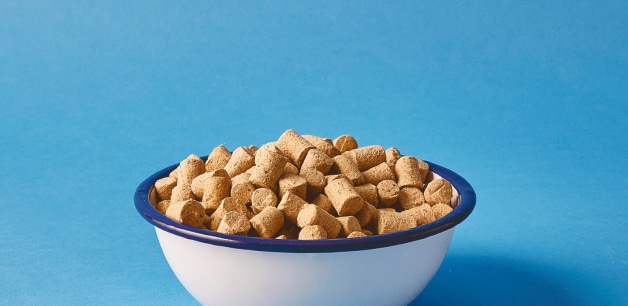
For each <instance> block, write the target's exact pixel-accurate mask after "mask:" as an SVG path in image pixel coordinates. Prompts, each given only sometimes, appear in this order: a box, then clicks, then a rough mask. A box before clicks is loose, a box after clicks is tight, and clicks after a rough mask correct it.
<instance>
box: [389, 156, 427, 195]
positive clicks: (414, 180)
mask: <svg viewBox="0 0 628 306" xmlns="http://www.w3.org/2000/svg"><path fill="white" fill-rule="evenodd" d="M395 175H396V176H397V185H399V188H403V187H418V188H423V179H422V178H421V173H420V172H419V161H418V160H417V159H416V158H415V157H413V156H402V157H401V158H399V160H397V163H396V164H395Z"/></svg>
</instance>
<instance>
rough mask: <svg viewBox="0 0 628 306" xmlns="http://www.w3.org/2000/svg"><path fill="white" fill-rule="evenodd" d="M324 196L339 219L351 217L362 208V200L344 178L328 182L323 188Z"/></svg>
mask: <svg viewBox="0 0 628 306" xmlns="http://www.w3.org/2000/svg"><path fill="white" fill-rule="evenodd" d="M325 195H327V197H328V198H329V200H330V201H331V204H332V205H334V208H335V209H336V212H337V213H338V215H339V216H341V217H342V216H352V215H354V214H355V213H357V212H358V211H360V209H362V206H364V199H362V197H361V196H360V194H359V193H358V192H357V191H356V190H355V188H353V185H351V182H350V181H349V180H348V179H347V178H345V177H341V178H338V179H335V180H332V181H330V182H328V183H327V186H325Z"/></svg>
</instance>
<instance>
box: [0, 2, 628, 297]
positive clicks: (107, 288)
mask: <svg viewBox="0 0 628 306" xmlns="http://www.w3.org/2000/svg"><path fill="white" fill-rule="evenodd" d="M627 116H628V3H627V2H625V1H552V2H545V1H437V2H434V3H426V2H423V1H399V2H385V1H381V2H380V1H363V2H347V1H317V2H307V1H290V2H272V1H268V2H253V1H233V2H228V3H223V2H214V1H179V2H171V1H131V2H130V3H129V1H98V2H97V3H86V2H84V1H2V2H0V174H1V175H0V229H1V230H0V304H3V305H15V304H97V305H102V304H112V305H118V304H129V305H155V304H183V305H185V304H187V305H194V304H195V303H196V302H195V301H194V300H193V299H192V297H190V296H189V295H188V294H187V292H186V291H185V289H184V288H183V287H182V286H181V285H180V284H179V283H178V281H177V280H176V278H175V276H174V274H172V272H171V271H170V269H169V267H168V265H167V263H166V261H165V259H164V257H163V255H162V254H161V251H160V248H159V245H158V243H157V240H156V237H155V234H154V231H153V229H152V226H150V225H149V224H148V223H147V222H145V221H144V220H143V219H141V217H140V216H139V215H138V214H137V212H136V211H135V208H134V206H133V192H134V190H135V188H136V186H137V185H138V184H139V183H140V182H141V181H142V180H143V179H144V178H145V177H147V176H148V175H150V174H152V173H153V172H155V171H157V170H159V169H161V168H163V167H165V166H167V165H170V164H173V163H176V162H178V161H179V160H181V159H183V158H185V157H186V156H187V155H188V154H190V153H196V154H198V155H206V154H208V153H209V152H210V150H211V149H212V148H213V147H214V146H216V145H218V144H221V143H223V144H225V145H226V146H227V147H228V148H230V149H233V148H235V147H236V146H239V145H249V144H256V145H259V144H262V143H265V142H268V141H271V140H274V139H276V138H277V137H278V136H279V135H280V134H281V132H283V131H284V130H286V129H288V128H292V129H294V130H296V131H297V132H299V133H302V134H316V135H320V136H325V137H329V138H334V137H336V136H338V135H340V134H352V135H354V136H355V137H356V138H357V140H358V142H359V143H360V144H363V145H368V144H381V145H383V146H385V147H389V146H395V147H397V148H399V149H400V150H401V152H402V153H404V154H410V155H414V156H417V157H420V158H423V159H426V160H429V161H432V162H435V163H438V164H441V165H443V166H446V167H448V168H450V169H452V170H454V171H456V172H457V173H459V174H460V175H462V176H463V177H465V178H466V179H467V180H468V181H469V182H470V183H471V184H472V185H473V186H474V188H475V190H476V193H477V196H478V202H477V207H476V210H475V211H474V212H473V214H472V215H471V216H470V218H469V219H467V220H466V221H465V222H464V223H463V224H461V225H460V226H458V227H457V228H456V234H455V236H454V239H453V242H452V245H451V247H450V251H449V253H448V254H447V256H446V258H445V260H444V262H443V264H442V266H441V269H440V270H439V272H438V273H437V274H436V276H435V277H434V279H433V281H432V282H431V283H430V284H429V285H428V287H427V288H426V289H425V291H424V292H423V293H422V294H421V295H420V296H419V297H417V299H416V300H415V301H414V302H413V305H419V304H427V305H456V304H458V305H460V304H465V305H491V304H494V305H500V304H501V305H510V304H533V305H626V304H628V293H627V292H628V235H627V234H628V233H627V232H626V229H627V228H628V223H627V221H626V220H628V209H627V208H626V204H625V199H626V198H628V192H627V191H626V190H627V189H626V186H627V185H628V179H627V177H626V173H627V170H628V154H627V153H628V142H627V140H626V137H625V135H624V134H625V133H626V131H627V130H628V125H627V124H626V117H627ZM382 294H386V293H385V292H382Z"/></svg>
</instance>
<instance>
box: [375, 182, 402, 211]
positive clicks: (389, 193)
mask: <svg viewBox="0 0 628 306" xmlns="http://www.w3.org/2000/svg"><path fill="white" fill-rule="evenodd" d="M399 192H400V191H399V186H398V185H397V183H395V181H393V180H383V181H381V182H379V184H377V195H378V196H379V203H380V204H382V205H384V206H392V205H393V204H395V203H396V202H397V199H398V198H399Z"/></svg>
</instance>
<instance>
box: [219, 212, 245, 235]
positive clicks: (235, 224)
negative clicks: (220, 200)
mask: <svg viewBox="0 0 628 306" xmlns="http://www.w3.org/2000/svg"><path fill="white" fill-rule="evenodd" d="M249 229H251V223H250V222H249V219H247V218H246V215H245V214H242V213H239V212H235V211H228V212H227V213H226V214H225V215H224V216H223V217H222V220H221V221H220V225H218V229H217V230H216V231H217V232H219V233H223V234H228V235H239V236H246V234H247V233H248V232H249Z"/></svg>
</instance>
